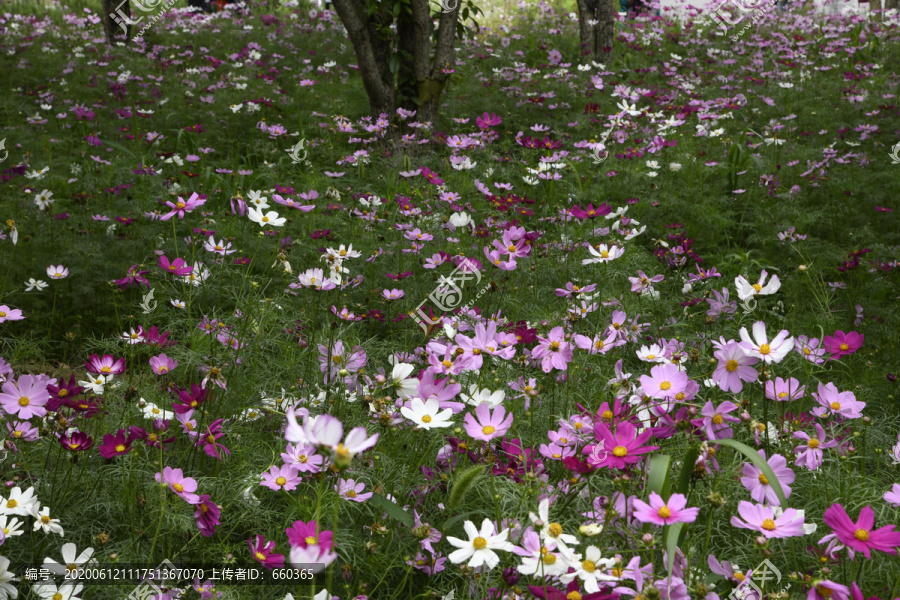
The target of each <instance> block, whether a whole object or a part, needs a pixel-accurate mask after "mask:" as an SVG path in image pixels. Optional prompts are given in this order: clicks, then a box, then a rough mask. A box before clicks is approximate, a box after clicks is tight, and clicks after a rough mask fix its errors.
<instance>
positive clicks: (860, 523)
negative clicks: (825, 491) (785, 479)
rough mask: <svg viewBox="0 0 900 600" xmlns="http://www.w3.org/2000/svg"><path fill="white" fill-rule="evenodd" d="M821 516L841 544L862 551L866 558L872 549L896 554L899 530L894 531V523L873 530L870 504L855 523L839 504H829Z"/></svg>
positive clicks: (899, 542)
mask: <svg viewBox="0 0 900 600" xmlns="http://www.w3.org/2000/svg"><path fill="white" fill-rule="evenodd" d="M822 518H823V520H824V521H825V524H826V525H828V526H829V527H831V529H832V530H834V533H835V534H836V535H837V538H838V540H839V541H840V542H841V543H842V544H844V545H845V546H847V547H848V548H851V549H853V550H855V551H856V552H862V553H863V554H864V555H865V557H866V558H872V550H879V551H881V552H885V553H887V554H893V555H896V554H897V547H898V546H900V532H897V531H894V525H885V526H884V527H881V528H880V529H874V530H873V529H872V528H873V527H874V526H875V511H874V510H872V507H871V506H865V507H863V509H862V510H861V511H860V512H859V519H858V520H857V521H856V523H854V522H853V521H851V520H850V516H849V515H848V514H847V511H846V510H844V507H843V506H841V505H840V504H833V505H831V506H830V507H829V508H828V509H827V510H826V511H825V514H824V515H823V517H822Z"/></svg>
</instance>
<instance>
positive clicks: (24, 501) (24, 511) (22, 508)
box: [0, 486, 40, 517]
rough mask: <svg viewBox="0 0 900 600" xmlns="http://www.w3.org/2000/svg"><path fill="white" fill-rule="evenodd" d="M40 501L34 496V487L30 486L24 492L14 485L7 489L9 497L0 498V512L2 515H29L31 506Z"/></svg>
mask: <svg viewBox="0 0 900 600" xmlns="http://www.w3.org/2000/svg"><path fill="white" fill-rule="evenodd" d="M39 504H40V503H39V502H38V499H37V498H35V497H34V488H33V487H30V488H28V489H27V490H25V491H24V492H23V491H22V488H20V487H18V486H16V487H14V488H13V489H11V490H10V491H9V498H8V499H6V500H3V499H2V498H0V514H4V515H21V516H23V517H24V516H25V515H30V514H31V512H32V510H33V508H34V507H35V506H38V505H39Z"/></svg>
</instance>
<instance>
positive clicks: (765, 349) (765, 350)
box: [759, 344, 772, 355]
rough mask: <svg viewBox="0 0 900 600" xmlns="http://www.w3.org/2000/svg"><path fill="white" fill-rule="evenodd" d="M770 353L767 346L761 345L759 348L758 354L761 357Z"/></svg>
mask: <svg viewBox="0 0 900 600" xmlns="http://www.w3.org/2000/svg"><path fill="white" fill-rule="evenodd" d="M771 351H772V350H771V349H770V348H769V345H768V344H763V345H762V346H760V347H759V353H760V354H762V355H766V354H768V353H769V352H771Z"/></svg>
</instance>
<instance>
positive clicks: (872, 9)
mask: <svg viewBox="0 0 900 600" xmlns="http://www.w3.org/2000/svg"><path fill="white" fill-rule="evenodd" d="M876 11H877V18H879V19H880V18H881V0H869V14H872V15H875V14H876Z"/></svg>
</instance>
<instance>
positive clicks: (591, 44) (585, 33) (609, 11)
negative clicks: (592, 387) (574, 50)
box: [577, 0, 619, 63]
mask: <svg viewBox="0 0 900 600" xmlns="http://www.w3.org/2000/svg"><path fill="white" fill-rule="evenodd" d="M577 2H578V33H579V34H580V36H581V47H582V48H584V51H583V52H582V54H585V55H590V56H591V58H592V59H593V60H595V61H597V62H600V63H606V62H608V61H609V60H610V59H611V58H612V50H613V38H614V37H615V34H616V16H617V15H618V14H619V11H618V10H617V6H618V0H577Z"/></svg>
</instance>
